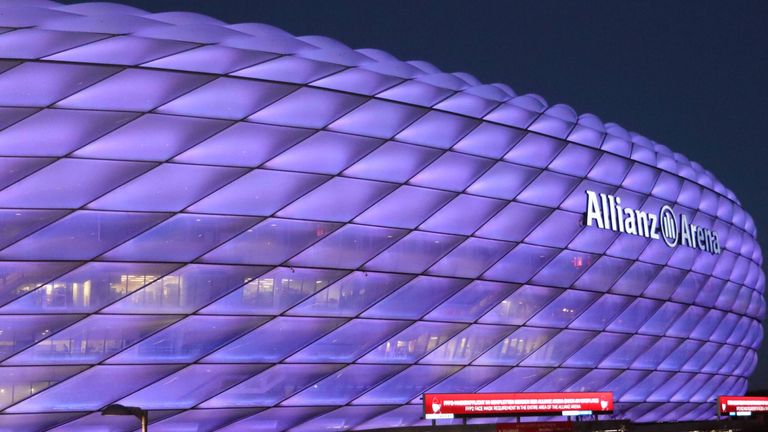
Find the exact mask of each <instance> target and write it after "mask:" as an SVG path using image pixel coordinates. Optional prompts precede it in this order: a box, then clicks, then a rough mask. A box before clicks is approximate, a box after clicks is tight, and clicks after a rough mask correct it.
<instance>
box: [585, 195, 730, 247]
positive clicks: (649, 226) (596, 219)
mask: <svg viewBox="0 0 768 432" xmlns="http://www.w3.org/2000/svg"><path fill="white" fill-rule="evenodd" d="M586 192H587V214H586V219H587V226H596V227H598V228H602V229H607V230H611V231H616V232H620V233H626V234H632V235H636V236H640V237H646V238H650V239H654V240H658V239H661V240H664V243H666V244H667V246H669V247H676V246H677V245H683V246H688V247H690V248H694V249H699V250H702V251H705V252H709V253H711V254H714V255H719V254H720V251H721V249H720V240H719V238H718V236H717V232H715V231H712V230H710V229H708V228H704V227H700V226H697V225H693V224H690V223H688V219H687V218H686V217H685V215H684V214H681V215H680V217H679V218H678V217H677V215H675V212H674V210H672V207H670V206H668V205H665V206H663V207H662V208H661V210H659V213H658V214H655V213H647V212H644V211H642V210H635V209H631V208H625V207H622V206H621V198H619V197H617V196H613V195H609V194H604V193H600V194H598V193H596V192H593V191H590V190H588V191H586Z"/></svg>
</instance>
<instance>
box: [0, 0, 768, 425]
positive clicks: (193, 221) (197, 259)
mask: <svg viewBox="0 0 768 432" xmlns="http://www.w3.org/2000/svg"><path fill="white" fill-rule="evenodd" d="M586 191H593V192H595V194H606V196H607V195H611V196H615V197H619V198H620V199H621V204H622V206H624V208H625V209H630V210H631V209H635V210H637V211H638V212H647V213H648V214H655V213H657V212H658V211H659V209H660V208H661V207H663V206H664V205H668V206H670V208H671V209H672V210H673V211H674V213H675V214H676V215H680V217H683V216H684V217H685V218H687V221H688V222H690V223H691V224H693V225H696V226H697V227H702V228H706V229H707V230H710V231H711V232H714V233H716V235H717V236H718V240H719V247H720V248H721V250H720V253H713V252H712V251H706V250H702V249H701V248H698V249H697V248H695V247H687V246H685V245H682V244H679V245H677V246H675V247H670V246H668V245H667V244H666V243H665V241H662V240H663V239H651V238H647V237H644V236H641V235H633V234H628V233H626V232H620V231H626V230H627V229H626V226H625V225H621V228H620V229H616V230H612V229H608V228H609V225H610V224H609V223H607V222H608V221H610V219H611V218H612V217H614V216H611V215H608V217H607V218H606V219H601V223H603V222H606V223H603V225H604V226H603V227H600V226H596V225H595V224H596V223H597V222H596V221H592V222H593V223H592V225H588V224H587V222H586V220H585V212H587V203H588V199H587V198H588V194H587V193H586ZM600 204H601V205H604V203H600ZM614 226H615V223H614ZM755 235H756V230H755V225H754V223H753V220H752V218H751V217H750V216H749V215H748V214H747V213H746V212H745V211H744V210H742V208H741V207H740V204H739V201H738V200H737V198H736V197H735V195H734V194H733V193H732V192H731V191H730V190H728V189H726V188H725V187H724V186H723V185H722V184H721V183H720V182H719V181H718V180H717V179H715V178H714V177H713V175H712V174H711V173H710V172H708V171H706V170H705V169H703V168H702V167H701V166H700V165H699V164H697V163H696V162H692V161H690V160H688V159H687V158H686V157H685V156H683V155H681V154H679V153H675V152H673V151H671V150H669V149H668V148H667V147H665V146H664V145H661V144H658V143H656V142H653V141H651V140H649V139H647V138H644V137H642V136H640V135H637V134H635V133H631V132H627V131H626V130H625V129H623V128H621V127H620V126H618V125H616V124H611V123H609V124H604V123H603V122H602V121H601V120H600V119H598V118H597V117H595V116H593V115H589V114H583V115H577V114H576V113H575V112H574V111H573V110H572V109H571V108H570V107H568V106H565V105H551V106H549V105H547V104H546V103H545V101H544V100H543V99H542V98H541V97H539V96H536V95H517V94H516V93H515V92H514V91H513V90H512V89H510V88H509V87H507V86H505V85H500V84H490V85H486V84H481V83H480V82H478V81H477V80H476V79H475V78H474V77H472V76H471V75H468V74H465V73H444V72H441V71H439V70H438V69H436V68H435V67H434V66H432V65H430V64H429V63H425V62H421V61H411V62H403V61H400V60H398V59H396V58H394V57H392V56H391V55H389V54H387V53H384V52H382V51H378V50H372V49H362V50H352V49H350V48H348V47H347V46H345V45H343V44H341V43H339V42H337V41H334V40H331V39H328V38H325V37H320V36H306V37H295V36H292V35H290V34H288V33H286V32H284V31H282V30H278V29H276V28H274V27H271V26H268V25H264V24H236V25H227V24H225V23H222V22H220V21H217V20H215V19H213V18H209V17H206V16H201V15H196V14H191V13H159V14H151V13H148V12H145V11H142V10H138V9H134V8H131V7H127V6H122V5H116V4H106V3H93V4H78V5H71V6H64V5H60V4H58V3H54V2H52V1H47V0H23V1H8V0H0V305H2V306H0V361H2V363H1V364H0V411H1V412H2V413H1V414H0V431H15V432H32V431H45V430H51V431H56V432H63V431H91V432H102V431H103V432H119V431H132V430H135V428H136V423H135V420H134V419H132V418H130V417H110V418H106V417H101V416H100V415H99V414H98V412H97V411H98V410H99V409H101V408H102V407H104V406H105V405H108V404H110V403H121V404H125V405H136V406H140V407H143V408H147V409H149V410H151V419H152V426H151V429H152V430H153V431H155V432H172V431H173V432H178V431H197V432H199V431H226V432H234V431H275V430H288V429H290V430H293V431H323V430H348V429H371V428H377V427H385V426H408V425H419V424H425V421H424V420H422V419H421V417H422V407H421V402H420V400H419V396H420V394H422V393H423V392H425V391H431V392H505V391H514V392H519V391H613V392H614V393H615V397H616V401H617V412H616V416H617V417H620V418H629V419H633V420H635V421H670V420H693V419H707V418H711V417H713V415H714V413H715V408H714V405H713V401H714V398H715V397H716V396H717V395H719V394H742V393H743V392H744V391H745V390H746V387H747V377H748V376H749V375H750V373H751V372H752V371H753V369H754V368H755V365H756V361H757V357H756V349H757V347H758V346H759V344H760V342H761V339H762V327H761V321H762V319H763V316H764V314H765V302H764V300H763V290H764V287H765V277H764V274H763V272H762V271H761V269H760V266H761V263H762V255H761V251H760V249H759V247H758V246H757V243H756V241H755ZM482 421H493V419H483V420H482Z"/></svg>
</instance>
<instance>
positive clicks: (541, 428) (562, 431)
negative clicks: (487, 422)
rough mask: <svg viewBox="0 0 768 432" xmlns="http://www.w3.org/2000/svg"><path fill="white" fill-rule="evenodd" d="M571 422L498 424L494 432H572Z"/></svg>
mask: <svg viewBox="0 0 768 432" xmlns="http://www.w3.org/2000/svg"><path fill="white" fill-rule="evenodd" d="M572 431H573V423H571V422H531V423H500V424H497V425H496V432H572Z"/></svg>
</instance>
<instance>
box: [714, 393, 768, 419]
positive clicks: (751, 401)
mask: <svg viewBox="0 0 768 432" xmlns="http://www.w3.org/2000/svg"><path fill="white" fill-rule="evenodd" d="M717 412H718V414H735V415H739V414H741V415H748V413H753V412H754V413H764V412H768V397H765V396H720V397H719V398H717Z"/></svg>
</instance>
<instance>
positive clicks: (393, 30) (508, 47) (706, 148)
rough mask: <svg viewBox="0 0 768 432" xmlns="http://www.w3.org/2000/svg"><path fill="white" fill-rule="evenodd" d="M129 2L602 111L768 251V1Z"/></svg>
mask: <svg viewBox="0 0 768 432" xmlns="http://www.w3.org/2000/svg"><path fill="white" fill-rule="evenodd" d="M117 2H118V3H125V4H130V5H134V6H137V7H140V8H142V9H146V10H149V11H153V12H162V11H171V10H186V11H195V12H199V13H203V14H206V15H211V16H213V17H216V18H218V19H221V20H223V21H226V22H230V23H238V22H263V23H267V24H272V25H274V26H277V27H280V28H282V29H284V30H287V31H288V32H290V33H293V34H295V35H314V34H317V35H325V36H330V37H333V38H335V39H338V40H340V41H342V42H344V43H345V44H347V45H348V46H350V47H352V48H379V49H383V50H385V51H388V52H390V53H392V54H394V55H395V56H397V57H399V58H401V59H404V60H426V61H429V62H430V63H432V64H434V65H436V66H437V67H439V68H440V69H442V70H444V71H448V72H457V71H463V72H469V73H471V74H473V75H475V76H476V77H477V78H479V79H480V80H481V81H483V82H487V83H493V82H501V83H505V84H509V85H510V86H511V87H512V88H514V89H515V91H516V92H517V93H518V94H523V93H538V94H540V95H542V96H544V98H545V99H546V100H547V101H548V102H549V103H550V104H554V103H566V104H569V105H571V106H572V107H574V108H575V109H576V111H577V112H579V113H584V112H591V113H594V114H596V115H598V116H599V117H600V118H602V119H603V121H606V122H616V123H619V124H621V125H622V126H624V127H625V128H627V129H629V130H633V131H636V132H639V133H641V134H644V135H646V136H647V137H649V138H651V139H654V140H656V141H658V142H661V143H664V144H666V145H668V146H669V147H670V148H672V149H673V150H676V151H679V152H681V153H683V154H685V155H686V156H688V157H690V158H691V159H693V160H695V161H698V162H700V163H701V164H702V165H704V167H706V168H707V169H709V170H711V171H712V172H713V173H714V174H715V175H716V176H717V177H718V178H719V179H720V180H721V181H722V182H723V183H724V184H725V185H726V186H727V187H729V188H730V189H731V190H733V191H734V192H735V193H736V195H737V196H738V197H739V199H740V200H741V202H742V205H743V206H744V208H745V209H746V210H747V211H748V212H749V213H751V214H752V216H753V217H754V218H755V221H756V224H757V227H758V230H759V231H761V237H760V240H761V243H762V246H763V250H764V251H765V250H768V241H767V240H768V201H766V200H765V199H764V197H765V191H766V189H768V169H766V168H765V161H766V160H767V159H768V145H766V142H765V140H766V137H768V102H767V100H768V2H766V1H762V0H755V1H739V0H736V1H730V2H723V1H719V0H718V1H713V0H710V1H692V0H690V1H670V0H659V1H622V2H616V1H613V0H589V1H570V0H559V1H554V0H552V1H546V0H545V1H541V0H526V1H510V0H507V1H503V0H498V1H479V0H472V1H455V0H432V1H427V0H397V1H395V0H386V1H384V0H378V1H370V0H369V1H362V0H358V1H353V0H347V1H339V0H307V1H291V0H274V1H257V0H197V1H195V0H117ZM66 3H76V2H72V1H66ZM760 358H761V364H760V366H758V372H756V374H755V375H754V376H753V378H752V380H751V383H750V385H751V386H752V387H753V388H767V387H768V348H766V345H765V344H764V345H763V349H762V352H761V356H760Z"/></svg>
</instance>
